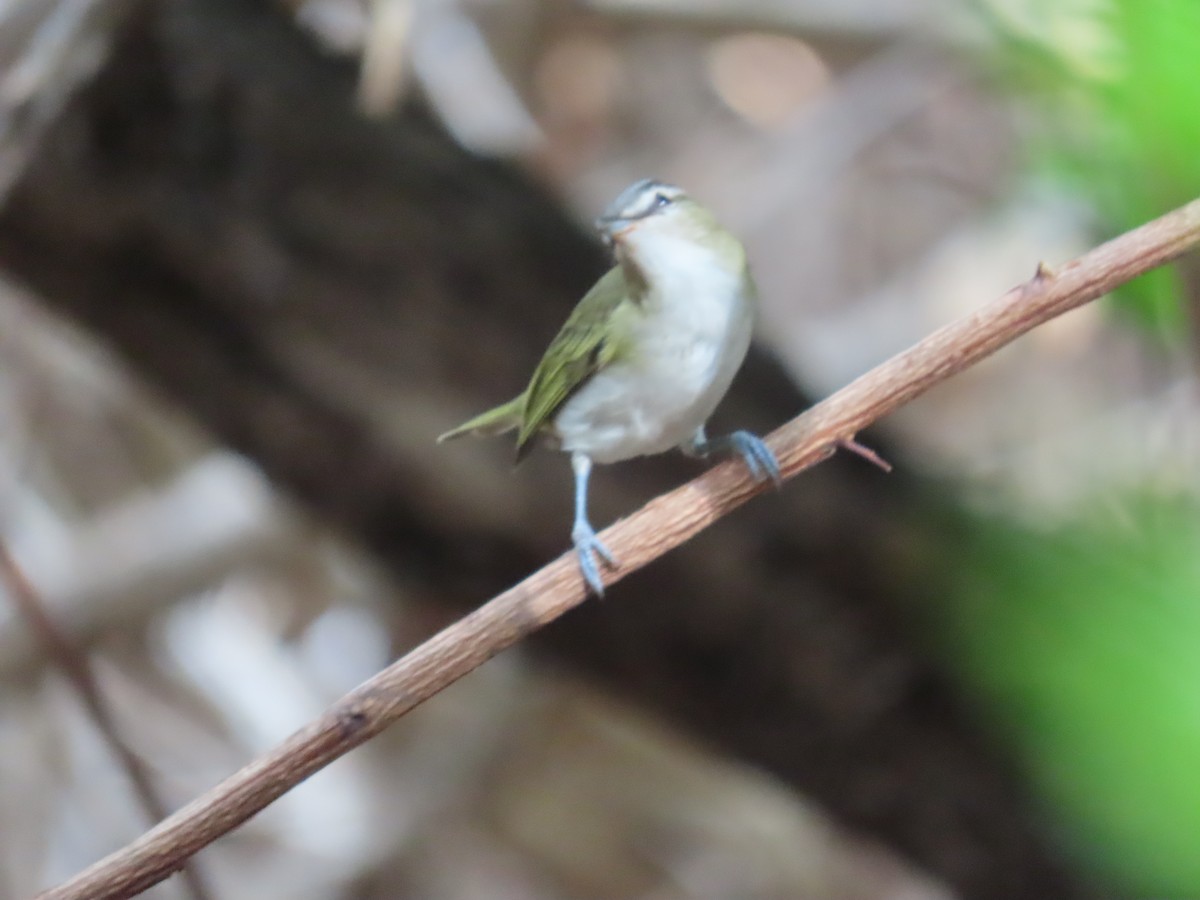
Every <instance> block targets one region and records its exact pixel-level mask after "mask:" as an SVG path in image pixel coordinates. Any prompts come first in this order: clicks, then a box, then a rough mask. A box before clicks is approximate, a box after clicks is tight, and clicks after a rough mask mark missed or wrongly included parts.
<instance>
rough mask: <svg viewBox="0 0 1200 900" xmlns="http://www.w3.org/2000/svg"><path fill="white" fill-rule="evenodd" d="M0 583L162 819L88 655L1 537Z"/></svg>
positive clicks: (192, 886)
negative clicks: (66, 631) (60, 624)
mask: <svg viewBox="0 0 1200 900" xmlns="http://www.w3.org/2000/svg"><path fill="white" fill-rule="evenodd" d="M0 585H2V586H3V587H4V588H6V589H7V591H8V593H9V595H10V596H11V597H12V601H13V605H15V606H16V607H17V610H18V611H19V612H20V614H21V616H22V617H23V618H24V619H25V621H26V622H27V623H28V624H29V627H30V629H31V630H32V631H33V632H35V633H36V634H37V636H38V638H39V639H40V640H41V642H42V644H43V645H44V646H45V649H46V652H47V653H48V654H49V655H50V656H51V657H52V658H53V659H54V661H55V662H56V663H57V665H58V667H59V668H60V669H61V670H62V673H63V674H64V675H65V676H66V678H67V681H68V682H70V684H71V687H72V688H73V689H74V690H75V693H76V694H78V695H79V699H80V700H81V701H82V702H83V708H84V709H85V710H86V711H87V714H88V716H89V717H90V718H91V720H92V724H93V725H95V726H96V730H97V731H99V732H100V735H101V737H102V738H103V739H104V740H105V742H106V743H107V744H108V746H109V749H110V750H112V753H113V756H115V757H116V759H117V763H118V764H119V765H120V766H121V768H123V769H124V770H125V775H126V776H127V777H128V778H129V782H130V784H132V785H133V791H134V794H135V796H136V797H137V799H138V803H139V804H140V805H141V807H142V811H143V812H144V813H145V814H146V816H147V818H149V819H150V821H152V822H154V821H158V820H160V819H162V818H163V816H165V815H166V814H167V807H166V804H165V803H163V801H162V799H161V798H160V797H159V795H158V790H157V789H156V788H155V786H154V779H153V778H151V776H150V771H149V769H148V768H147V767H146V764H145V763H144V762H142V759H141V757H139V756H138V755H137V754H136V753H135V752H134V751H133V748H132V747H130V746H129V744H127V743H126V742H125V739H124V738H123V737H121V732H120V729H119V728H118V727H117V722H116V720H115V719H114V718H113V715H112V710H111V709H109V706H108V703H107V702H106V701H105V699H104V695H103V694H102V693H101V692H100V686H99V685H98V684H97V683H96V678H95V676H94V675H93V674H92V667H91V666H90V665H89V664H88V658H87V655H86V654H84V653H82V652H80V650H79V648H78V647H76V646H75V645H74V644H73V643H72V642H71V640H70V639H69V638H68V637H67V636H66V635H65V634H64V633H63V631H62V629H60V628H59V627H58V623H57V622H55V621H54V617H53V616H51V615H50V613H49V611H48V610H47V609H46V604H45V603H44V602H43V601H42V598H41V595H40V594H39V593H38V591H37V589H36V588H35V587H34V586H33V582H31V581H30V580H29V578H27V577H26V575H25V570H24V569H23V568H21V566H20V564H18V563H17V560H16V558H15V557H14V556H13V555H12V553H10V552H9V549H8V545H7V544H6V543H4V542H3V541H0ZM179 867H180V868H181V869H182V870H183V879H184V882H185V883H186V885H187V890H188V893H189V894H190V895H191V896H192V898H193V900H207V898H208V897H210V896H211V894H210V893H209V890H208V887H207V885H206V882H205V880H204V879H203V878H202V877H201V875H200V873H199V871H197V869H196V867H195V865H193V864H191V863H189V862H187V861H186V860H184V861H181V862H180V864H179Z"/></svg>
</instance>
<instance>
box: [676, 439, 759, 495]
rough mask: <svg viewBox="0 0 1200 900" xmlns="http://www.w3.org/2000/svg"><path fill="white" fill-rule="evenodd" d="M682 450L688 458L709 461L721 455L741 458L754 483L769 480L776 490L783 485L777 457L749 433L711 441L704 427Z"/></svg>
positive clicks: (682, 446)
mask: <svg viewBox="0 0 1200 900" xmlns="http://www.w3.org/2000/svg"><path fill="white" fill-rule="evenodd" d="M679 449H680V450H682V451H683V452H684V453H686V454H687V455H688V456H698V457H700V458H701V459H708V458H709V457H710V456H714V455H716V454H719V453H729V452H734V453H737V454H738V455H739V456H740V457H741V458H742V462H744V463H745V464H746V468H747V469H749V470H750V477H751V478H753V479H754V480H755V481H766V480H767V479H768V478H770V479H771V480H772V481H773V482H775V486H776V487H778V486H779V485H780V484H782V483H783V478H782V476H781V475H780V472H779V461H778V460H776V459H775V454H774V453H772V452H771V448H770V447H768V446H767V445H766V444H764V443H763V442H762V438H760V437H757V436H756V435H753V434H751V433H750V432H749V431H735V432H734V433H733V434H729V435H725V436H724V437H719V438H709V437H708V435H707V434H705V432H704V426H703V425H701V426H700V427H699V428H697V429H696V433H695V434H694V435H692V439H691V440H690V441H688V442H687V443H686V444H682V445H681V446H680V448H679Z"/></svg>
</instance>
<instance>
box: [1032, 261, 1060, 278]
mask: <svg viewBox="0 0 1200 900" xmlns="http://www.w3.org/2000/svg"><path fill="white" fill-rule="evenodd" d="M1057 274H1058V273H1057V272H1055V271H1054V269H1052V268H1050V266H1048V265H1047V264H1046V261H1045V260H1038V264H1037V269H1035V270H1034V272H1033V280H1034V281H1050V280H1051V279H1052V278H1054V276H1055V275H1057Z"/></svg>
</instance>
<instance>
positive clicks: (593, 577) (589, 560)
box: [571, 522, 617, 597]
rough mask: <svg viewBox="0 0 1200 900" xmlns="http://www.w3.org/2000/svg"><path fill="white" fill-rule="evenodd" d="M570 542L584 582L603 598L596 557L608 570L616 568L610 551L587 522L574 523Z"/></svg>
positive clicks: (614, 559) (614, 558)
mask: <svg viewBox="0 0 1200 900" xmlns="http://www.w3.org/2000/svg"><path fill="white" fill-rule="evenodd" d="M571 541H572V543H574V544H575V553H576V554H577V555H578V556H579V569H580V571H581V572H582V573H583V578H584V580H585V581H586V582H587V583H588V586H589V587H590V588H591V589H592V591H593V593H595V595H596V596H597V597H603V596H604V582H603V581H601V580H600V567H599V565H597V563H596V557H597V556H598V557H600V559H601V560H602V561H603V562H604V564H605V565H606V566H608V567H609V568H610V569H615V568H616V567H617V558H616V557H615V556H613V554H612V551H611V550H609V549H608V548H607V547H606V546H604V543H603V541H601V540H600V538H598V537H596V531H595V529H593V528H592V526H591V525H589V524H588V523H587V522H576V523H575V527H574V528H572V529H571Z"/></svg>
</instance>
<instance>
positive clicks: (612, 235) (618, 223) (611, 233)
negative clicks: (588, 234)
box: [595, 216, 633, 247]
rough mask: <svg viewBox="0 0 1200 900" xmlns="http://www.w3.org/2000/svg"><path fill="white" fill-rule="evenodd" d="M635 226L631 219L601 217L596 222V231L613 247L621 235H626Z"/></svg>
mask: <svg viewBox="0 0 1200 900" xmlns="http://www.w3.org/2000/svg"><path fill="white" fill-rule="evenodd" d="M632 225H633V221H632V220H631V219H626V218H623V217H621V216H601V217H600V218H598V219H597V220H596V221H595V226H596V230H597V231H598V232H600V237H601V238H602V239H603V240H604V243H605V244H607V245H608V246H610V247H611V246H613V244H615V243H616V242H617V241H618V240H620V238H621V235H623V234H625V232H626V231H628V230H629V229H630V227H631V226H632Z"/></svg>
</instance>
